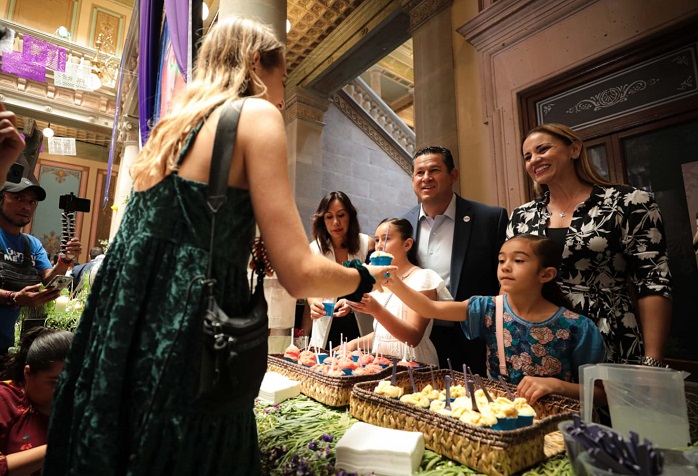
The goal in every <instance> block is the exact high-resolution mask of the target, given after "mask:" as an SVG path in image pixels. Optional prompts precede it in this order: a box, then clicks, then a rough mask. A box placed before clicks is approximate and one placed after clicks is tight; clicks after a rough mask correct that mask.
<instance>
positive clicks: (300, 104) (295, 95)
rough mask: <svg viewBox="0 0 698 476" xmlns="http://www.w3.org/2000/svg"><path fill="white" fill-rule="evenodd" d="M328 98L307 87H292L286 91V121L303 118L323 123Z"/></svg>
mask: <svg viewBox="0 0 698 476" xmlns="http://www.w3.org/2000/svg"><path fill="white" fill-rule="evenodd" d="M329 104H330V103H329V100H328V99H327V98H325V97H322V96H319V95H317V94H315V93H313V92H311V91H309V90H307V89H303V88H299V87H294V88H291V89H290V90H289V91H288V92H287V93H286V113H285V118H286V123H289V122H291V121H293V120H295V119H303V120H306V121H310V122H314V123H316V124H321V125H324V124H325V123H324V122H323V119H324V116H325V111H327V108H328V106H329Z"/></svg>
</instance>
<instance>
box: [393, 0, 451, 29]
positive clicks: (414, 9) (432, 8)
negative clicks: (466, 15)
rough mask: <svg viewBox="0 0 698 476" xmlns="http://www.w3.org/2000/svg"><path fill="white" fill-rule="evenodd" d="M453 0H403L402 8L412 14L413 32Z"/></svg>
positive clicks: (411, 24)
mask: <svg viewBox="0 0 698 476" xmlns="http://www.w3.org/2000/svg"><path fill="white" fill-rule="evenodd" d="M452 2H453V0H402V8H403V9H404V10H405V11H406V12H407V13H409V15H410V32H413V31H414V30H416V29H417V28H419V27H420V26H422V24H424V23H426V22H427V21H428V20H429V19H430V18H432V17H433V16H434V15H436V14H437V13H439V12H440V11H441V10H443V9H444V8H446V7H449V6H451V3H452Z"/></svg>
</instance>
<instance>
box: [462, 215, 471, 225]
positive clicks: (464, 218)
mask: <svg viewBox="0 0 698 476" xmlns="http://www.w3.org/2000/svg"><path fill="white" fill-rule="evenodd" d="M463 221H464V222H466V223H468V222H469V221H470V217H469V216H468V215H465V216H464V217H463Z"/></svg>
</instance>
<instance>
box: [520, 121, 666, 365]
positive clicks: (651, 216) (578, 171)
mask: <svg viewBox="0 0 698 476" xmlns="http://www.w3.org/2000/svg"><path fill="white" fill-rule="evenodd" d="M523 157H524V161H525V163H526V165H525V166H526V171H527V172H528V174H529V176H530V177H531V178H532V179H533V181H534V186H535V189H536V192H537V193H538V195H539V196H538V198H536V199H535V200H533V201H531V202H529V203H526V204H524V205H522V206H520V207H518V208H516V209H515V210H514V211H513V213H512V215H511V219H510V220H509V226H508V227H507V238H511V237H512V236H514V235H516V234H519V233H531V234H535V235H547V236H548V237H550V238H552V239H553V240H555V241H556V242H557V243H558V245H559V247H560V249H561V252H562V266H561V269H560V276H559V282H560V286H561V288H562V289H563V290H564V291H565V293H566V294H567V297H568V298H569V299H570V301H571V302H572V304H573V305H574V311H575V312H578V313H580V314H583V315H585V316H588V317H589V318H591V319H592V320H594V322H596V325H597V326H598V327H599V330H600V331H601V333H602V335H603V337H604V340H605V343H606V358H607V360H608V361H610V362H618V363H642V364H644V365H662V363H661V362H662V359H663V357H664V346H665V343H666V340H667V337H668V335H669V329H670V324H671V273H670V272H669V263H668V259H667V254H666V239H665V236H664V224H663V222H662V216H661V214H660V212H659V208H658V206H657V204H656V203H655V201H654V199H653V198H652V197H651V196H650V195H649V194H648V193H647V192H645V191H643V190H639V189H636V188H633V187H630V186H626V185H614V184H611V183H610V182H608V181H606V180H604V179H603V178H602V177H601V176H600V175H599V174H598V173H597V172H596V171H595V170H594V168H593V166H592V165H591V163H590V162H589V159H588V157H587V151H586V147H585V146H584V144H583V143H582V141H581V139H579V137H577V136H576V135H575V134H574V132H573V131H572V130H571V129H570V128H569V127H567V126H565V125H562V124H543V125H541V126H538V127H535V128H534V129H532V130H531V131H530V132H529V133H528V135H527V136H526V138H525V140H524V143H523ZM638 317H639V323H638Z"/></svg>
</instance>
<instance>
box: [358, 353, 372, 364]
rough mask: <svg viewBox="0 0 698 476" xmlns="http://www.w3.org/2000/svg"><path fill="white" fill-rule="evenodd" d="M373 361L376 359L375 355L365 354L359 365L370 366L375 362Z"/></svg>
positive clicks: (360, 358)
mask: <svg viewBox="0 0 698 476" xmlns="http://www.w3.org/2000/svg"><path fill="white" fill-rule="evenodd" d="M373 359H375V357H374V356H373V354H363V355H362V356H361V357H359V360H358V361H357V363H358V364H359V365H368V364H370V363H372V362H373Z"/></svg>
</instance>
